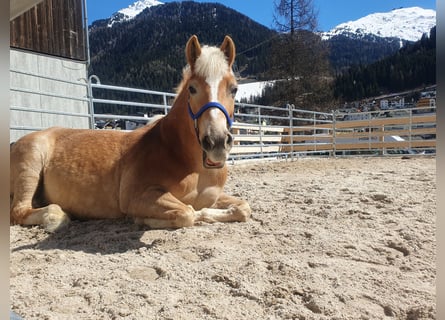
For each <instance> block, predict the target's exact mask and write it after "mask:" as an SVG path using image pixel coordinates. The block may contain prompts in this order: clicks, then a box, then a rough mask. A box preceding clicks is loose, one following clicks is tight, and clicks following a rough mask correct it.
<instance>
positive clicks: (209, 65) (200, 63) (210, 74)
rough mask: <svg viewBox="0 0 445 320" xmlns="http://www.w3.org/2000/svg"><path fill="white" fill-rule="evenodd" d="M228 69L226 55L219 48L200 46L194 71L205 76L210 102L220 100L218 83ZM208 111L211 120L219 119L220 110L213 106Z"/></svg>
mask: <svg viewBox="0 0 445 320" xmlns="http://www.w3.org/2000/svg"><path fill="white" fill-rule="evenodd" d="M228 69H229V65H228V63H227V60H226V57H225V55H224V53H223V52H222V51H221V50H220V49H219V48H215V47H208V46H204V47H202V51H201V55H200V56H199V58H198V59H197V60H196V64H195V72H196V73H197V74H198V75H200V76H202V77H203V78H205V81H206V83H207V84H208V86H209V88H210V97H209V101H210V102H220V101H218V89H219V84H220V82H221V81H222V80H223V78H224V76H225V74H226V73H227V70H228ZM230 72H231V71H230ZM209 112H210V116H211V118H212V119H213V120H217V119H221V118H220V117H221V113H222V112H221V110H219V109H216V108H213V109H211V110H210V111H209Z"/></svg>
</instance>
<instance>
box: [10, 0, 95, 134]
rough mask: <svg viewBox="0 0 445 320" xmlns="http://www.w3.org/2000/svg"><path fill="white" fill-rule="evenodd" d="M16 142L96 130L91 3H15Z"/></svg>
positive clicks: (57, 0) (12, 125)
mask: <svg viewBox="0 0 445 320" xmlns="http://www.w3.org/2000/svg"><path fill="white" fill-rule="evenodd" d="M10 5H11V11H10V18H11V19H10V88H11V89H10V141H11V142H12V141H16V140H17V139H18V138H20V137H21V136H23V135H25V134H27V133H29V132H32V131H37V130H41V129H44V128H48V127H51V126H63V127H70V128H90V127H91V120H90V119H91V117H90V112H89V99H88V86H87V81H88V80H87V79H88V70H87V69H88V62H89V61H88V60H89V53H88V33H87V27H88V26H87V24H86V10H85V6H86V4H85V0H43V1H42V0H10Z"/></svg>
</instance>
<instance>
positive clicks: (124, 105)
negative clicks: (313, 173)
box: [91, 83, 436, 161]
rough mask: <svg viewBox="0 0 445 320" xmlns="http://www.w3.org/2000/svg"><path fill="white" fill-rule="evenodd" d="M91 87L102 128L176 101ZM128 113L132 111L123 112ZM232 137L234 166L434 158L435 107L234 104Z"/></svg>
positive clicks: (122, 125)
mask: <svg viewBox="0 0 445 320" xmlns="http://www.w3.org/2000/svg"><path fill="white" fill-rule="evenodd" d="M91 88H92V89H94V90H96V91H95V92H92V94H91V96H92V100H91V102H92V110H93V112H92V115H93V116H92V119H93V120H94V122H95V127H96V128H101V129H104V128H105V129H120V130H133V129H135V128H137V127H139V126H142V125H145V123H147V122H148V121H149V120H150V119H151V117H152V116H154V115H157V114H167V113H168V110H169V109H170V108H171V105H172V103H173V100H174V97H175V95H174V94H172V93H165V92H158V91H150V90H140V89H133V88H125V87H116V86H108V85H102V84H100V83H94V84H91ZM101 91H113V92H125V93H129V94H130V95H133V96H132V97H133V98H134V99H136V101H123V100H116V99H115V98H96V96H97V95H102V96H103V94H101ZM135 93H137V94H138V95H139V96H137V97H136V96H134V94H135ZM93 96H94V97H93ZM153 101H157V102H153ZM98 105H100V107H101V108H102V109H103V108H104V106H109V107H118V109H119V110H120V112H122V113H125V114H126V115H125V116H124V115H117V114H115V113H108V114H107V113H100V114H99V113H97V112H96V111H97V107H98ZM131 108H132V109H133V112H129V111H128V110H129V109H131ZM137 113H138V114H139V115H138V114H137ZM128 114H130V115H128ZM100 121H102V124H100V125H98V124H99V122H100ZM232 133H233V135H234V146H233V149H232V151H231V154H230V159H231V160H233V161H235V160H239V159H251V158H293V157H301V156H309V155H319V156H320V155H322V156H346V155H365V154H366V155H391V154H434V153H435V148H436V108H435V107H425V108H408V109H393V110H385V111H374V112H338V111H333V112H330V113H325V112H314V111H308V110H301V109H296V108H295V107H294V106H293V105H286V106H283V107H281V108H279V107H272V106H263V105H255V104H247V103H236V104H235V121H234V123H233V126H232Z"/></svg>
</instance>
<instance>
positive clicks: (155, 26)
mask: <svg viewBox="0 0 445 320" xmlns="http://www.w3.org/2000/svg"><path fill="white" fill-rule="evenodd" d="M144 8H145V9H144ZM408 9H410V8H408ZM419 9H420V8H417V9H415V8H414V9H413V8H411V9H410V10H409V14H410V18H409V19H410V20H409V21H411V22H413V21H414V22H416V23H418V24H419V25H413V26H412V27H411V29H410V32H407V34H408V35H409V36H407V37H406V39H404V38H400V37H401V36H402V35H401V34H396V36H395V37H389V35H390V34H389V33H386V31H385V32H383V31H381V30H383V29H382V28H384V27H383V26H380V25H378V24H379V23H380V22H379V21H384V22H385V21H386V23H387V24H388V21H391V23H393V24H394V23H396V24H397V23H398V24H401V25H402V24H403V23H404V22H403V17H405V18H406V13H404V14H405V16H403V15H402V16H401V18H400V17H398V16H397V14H398V13H400V12H402V13H403V12H405V11H403V10H402V11H400V10H393V11H391V12H389V13H383V14H377V15H369V16H367V17H364V18H362V19H359V20H357V21H352V22H348V23H344V24H340V25H339V26H337V27H336V28H334V29H333V30H331V31H330V33H329V35H328V34H321V35H320V36H322V38H324V39H325V41H326V42H327V45H328V47H329V51H330V53H329V59H330V64H331V67H332V71H333V73H334V74H335V75H336V76H337V77H338V78H340V77H341V76H342V75H344V77H343V78H342V79H343V80H338V81H340V82H342V81H343V84H339V82H337V85H336V94H337V96H339V97H351V94H350V93H348V92H352V93H354V92H356V93H357V94H358V95H360V96H362V95H363V94H368V93H371V92H377V91H379V90H383V91H386V90H391V89H390V86H385V87H380V86H379V85H375V83H374V82H372V85H370V84H363V88H361V87H360V88H359V89H358V90H355V91H354V88H353V87H351V86H350V84H348V81H349V80H345V79H347V77H348V76H350V75H352V74H354V76H355V75H356V74H358V73H360V72H362V70H365V69H364V68H365V67H366V66H368V65H371V64H374V63H377V62H378V61H379V60H382V59H384V58H385V57H388V56H391V55H394V54H397V53H398V51H399V50H400V48H401V46H403V47H410V45H411V44H413V43H414V42H412V41H410V40H409V39H412V34H413V32H414V31H413V30H415V32H417V34H421V33H422V32H427V30H424V28H425V25H429V24H431V23H432V20H431V17H429V16H425V15H424V14H423V13H422V12H423V11H422V10H419ZM433 12H434V11H433ZM271 14H272V13H271ZM382 17H383V18H382ZM385 17H386V18H385ZM367 19H368V20H369V19H371V20H372V21H373V22H372V23H373V24H375V25H370V26H368V29H365V28H364V27H363V28H361V27H357V26H360V23H363V21H365V22H366V21H367ZM385 19H386V20H385ZM371 20H370V21H371ZM414 22H413V23H414ZM369 24H371V22H369ZM380 24H381V23H380ZM89 29H90V52H91V66H90V70H89V73H90V74H95V75H97V76H99V78H100V79H101V82H102V83H107V84H114V85H121V86H130V87H138V88H147V89H152V90H160V91H170V92H171V91H173V90H174V88H175V86H177V85H178V83H179V81H180V77H181V70H182V68H183V67H184V65H185V64H186V62H185V59H184V46H185V43H186V41H187V40H188V38H189V37H190V36H191V35H192V34H197V35H198V37H199V39H200V41H201V42H202V43H204V44H211V45H218V44H220V43H221V41H222V39H223V38H224V36H225V35H226V34H229V35H230V36H231V37H232V38H233V39H234V41H235V44H236V46H237V53H238V55H237V57H236V63H235V65H234V68H235V72H236V73H237V76H239V77H240V78H241V79H246V78H247V79H250V80H253V79H258V80H273V79H270V78H268V71H269V69H270V67H271V66H270V60H271V59H270V44H271V41H270V40H271V39H273V38H275V37H276V36H277V33H276V32H275V31H274V30H271V29H269V28H267V27H265V26H263V25H261V24H259V23H257V22H255V21H253V20H251V19H250V18H248V17H247V16H245V15H243V14H241V13H239V12H237V11H235V10H232V9H230V8H228V7H226V6H223V5H220V4H214V3H196V2H193V1H183V2H173V3H166V4H163V3H162V2H159V1H157V0H139V1H137V2H135V3H134V4H132V5H131V6H129V7H128V8H123V9H122V10H119V11H118V12H116V13H115V14H113V15H112V16H111V17H110V18H108V19H103V20H98V21H95V22H93V24H92V25H91V26H90V28H89ZM387 29H388V28H387ZM405 29H406V28H405ZM428 30H429V29H428ZM379 32H380V35H383V36H385V37H381V36H379V35H378V34H379ZM434 54H435V53H434ZM410 61H411V60H410ZM351 67H352V69H351ZM415 69H416V70H417V69H419V67H416V68H415ZM428 70H429V69H428ZM366 72H367V71H366ZM408 72H410V71H408ZM371 74H372V77H374V75H375V74H376V73H375V72H371ZM416 74H417V73H416ZM385 77H386V78H388V77H387V76H385ZM408 77H410V75H408ZM393 78H394V76H393ZM393 78H391V79H392V80H394V79H393ZM385 81H387V80H385ZM413 82H414V81H411V80H409V81H405V80H403V81H397V82H396V83H397V84H398V85H400V84H403V83H405V84H407V85H411V84H410V83H413ZM422 83H423V82H422ZM371 88H372V90H371ZM355 89H356V88H355ZM340 90H345V92H340ZM353 95H354V94H353Z"/></svg>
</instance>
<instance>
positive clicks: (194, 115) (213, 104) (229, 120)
mask: <svg viewBox="0 0 445 320" xmlns="http://www.w3.org/2000/svg"><path fill="white" fill-rule="evenodd" d="M210 108H218V109H219V110H221V111H222V113H224V115H225V116H226V119H227V125H228V126H229V128H230V127H231V126H232V124H233V118H232V117H230V116H229V113H228V112H227V110H226V108H224V106H223V105H222V104H221V103H219V102H208V103H206V104H205V105H203V106H202V107H201V109H199V111H198V112H197V113H193V111H192V108H191V107H190V102H189V103H188V110H189V115H190V117H191V118H192V119H193V120H194V122H195V129H197V128H198V118H199V117H200V116H202V114H203V113H204V112H205V111H206V110H207V109H210Z"/></svg>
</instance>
